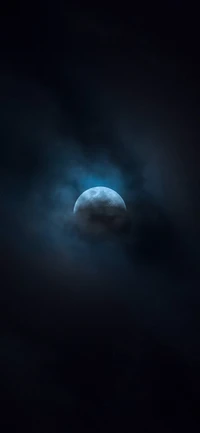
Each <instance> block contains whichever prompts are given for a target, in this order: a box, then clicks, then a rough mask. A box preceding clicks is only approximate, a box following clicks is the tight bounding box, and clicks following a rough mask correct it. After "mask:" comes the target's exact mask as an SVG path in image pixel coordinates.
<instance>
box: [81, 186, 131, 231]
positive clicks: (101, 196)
mask: <svg viewBox="0 0 200 433" xmlns="http://www.w3.org/2000/svg"><path fill="white" fill-rule="evenodd" d="M73 213H74V217H75V219H76V223H77V225H78V227H79V228H80V229H82V230H84V231H89V232H93V233H104V232H109V231H120V229H121V228H122V227H123V226H124V223H125V220H126V217H127V208H126V204H125V202H124V200H123V199H122V197H121V196H120V195H119V194H118V193H117V192H116V191H114V190H113V189H111V188H107V187H105V186H96V187H94V188H90V189H87V190H86V191H84V192H83V193H82V194H81V195H80V196H79V197H78V199H77V200H76V203H75V205H74V209H73Z"/></svg>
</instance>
